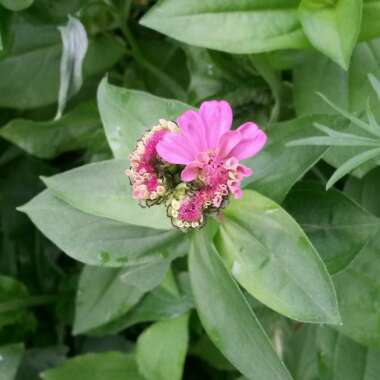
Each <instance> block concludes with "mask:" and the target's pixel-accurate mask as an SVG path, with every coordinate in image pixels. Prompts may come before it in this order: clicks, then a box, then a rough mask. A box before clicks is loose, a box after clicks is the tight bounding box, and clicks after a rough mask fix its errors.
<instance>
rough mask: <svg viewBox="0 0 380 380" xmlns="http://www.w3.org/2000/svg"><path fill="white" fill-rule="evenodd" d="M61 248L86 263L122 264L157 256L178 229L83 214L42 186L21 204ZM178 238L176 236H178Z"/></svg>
mask: <svg viewBox="0 0 380 380" xmlns="http://www.w3.org/2000/svg"><path fill="white" fill-rule="evenodd" d="M20 211H23V212H25V213H26V214H27V215H28V216H29V217H30V219H31V220H32V221H33V223H34V224H35V225H36V226H37V227H38V228H39V229H40V230H41V232H42V233H43V234H45V235H46V237H47V238H49V239H50V240H51V241H53V242H54V244H56V245H57V246H58V247H59V248H60V249H62V251H64V252H65V253H66V254H67V255H69V256H71V257H73V258H74V259H76V260H78V261H80V262H82V263H85V264H89V265H96V266H99V265H102V266H109V267H121V266H126V265H136V264H141V263H145V262H149V261H152V260H156V259H157V257H156V255H157V254H158V252H160V250H161V248H162V247H167V246H168V245H169V244H170V243H174V242H176V241H177V242H183V243H185V241H184V240H183V236H181V235H180V233H179V232H177V231H175V230H172V231H163V230H158V229H150V228H144V227H137V226H133V225H128V224H125V223H119V222H115V221H112V220H110V219H106V218H99V217H96V216H92V215H89V214H85V213H83V212H81V211H79V210H76V209H75V208H72V207H71V206H69V205H68V204H67V203H65V202H63V201H61V200H60V199H58V198H56V197H55V196H54V195H53V194H52V192H51V191H49V190H45V191H44V192H42V193H41V194H39V195H38V196H37V197H35V198H34V199H32V200H31V201H30V202H29V203H27V204H26V205H24V206H23V207H21V208H20ZM177 239H178V240H177Z"/></svg>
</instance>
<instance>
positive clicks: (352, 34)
mask: <svg viewBox="0 0 380 380" xmlns="http://www.w3.org/2000/svg"><path fill="white" fill-rule="evenodd" d="M362 7H363V3H362V0H344V1H339V0H338V1H334V0H333V1H330V0H325V1H316V0H302V1H301V4H300V7H299V17H300V21H301V23H302V26H303V30H304V32H305V34H306V36H307V37H308V39H309V40H310V42H311V44H312V45H313V46H314V47H315V48H316V49H317V50H319V51H321V52H322V53H323V54H325V55H327V56H328V57H330V58H331V59H332V60H333V61H335V62H336V63H338V64H339V65H340V66H342V67H343V68H344V69H345V70H347V69H348V67H349V63H350V59H351V54H352V51H353V49H354V47H355V45H356V42H357V39H358V36H359V32H360V27H361V20H362Z"/></svg>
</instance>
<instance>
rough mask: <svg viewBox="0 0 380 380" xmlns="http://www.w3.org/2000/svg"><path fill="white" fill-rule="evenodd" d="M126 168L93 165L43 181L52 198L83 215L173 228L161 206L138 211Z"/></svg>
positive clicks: (120, 163) (123, 162)
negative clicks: (62, 201)
mask: <svg viewBox="0 0 380 380" xmlns="http://www.w3.org/2000/svg"><path fill="white" fill-rule="evenodd" d="M129 166H130V162H129V160H128V159H119V160H109V161H103V162H96V163H92V164H88V165H84V166H81V167H78V168H75V169H73V170H69V171H67V172H65V173H62V174H57V175H55V176H53V177H49V178H45V177H44V178H43V181H44V183H45V184H46V186H47V187H48V188H49V189H50V190H52V191H53V192H54V194H55V195H56V196H58V197H59V198H61V199H63V200H64V201H65V202H67V203H69V204H70V205H71V206H73V207H75V208H77V209H78V210H80V211H83V212H85V213H89V214H92V215H96V216H100V217H103V218H109V219H112V220H116V221H118V222H122V223H128V224H133V225H137V226H143V227H151V228H156V229H161V230H165V229H166V230H169V229H173V227H172V225H171V224H170V219H169V218H168V217H167V216H166V210H165V208H164V207H163V206H155V207H152V208H142V207H141V206H139V204H138V202H137V201H136V200H135V199H133V198H132V191H131V185H130V183H129V179H128V177H127V176H126V175H125V173H124V172H125V170H126V169H128V168H129Z"/></svg>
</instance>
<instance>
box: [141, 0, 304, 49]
mask: <svg viewBox="0 0 380 380" xmlns="http://www.w3.org/2000/svg"><path fill="white" fill-rule="evenodd" d="M298 3H299V0H266V1H262V0H251V1H249V2H247V1H245V0H235V1H233V2H231V1H228V0H211V1H207V2H205V1H203V0H193V1H186V2H183V1H176V0H161V1H160V2H159V3H158V4H157V5H156V6H154V7H153V8H152V9H151V10H150V11H149V12H148V13H147V14H146V15H145V16H144V17H143V18H142V20H141V21H140V23H141V24H142V25H144V26H146V27H149V28H151V29H154V30H157V31H158V32H161V33H164V34H166V35H168V36H170V37H172V38H175V39H177V40H180V41H182V42H185V43H187V44H190V45H195V46H200V47H206V48H210V49H215V50H221V51H226V52H229V53H240V54H246V53H260V52H264V51H271V50H277V49H291V48H293V49H294V48H304V47H305V46H307V45H308V44H307V41H306V38H305V36H304V34H303V32H302V28H301V25H300V23H299V20H298V17H297V6H298ZM162 20H166V21H165V22H162ZM184 25H186V27H184ZM220 25H223V28H221V27H220Z"/></svg>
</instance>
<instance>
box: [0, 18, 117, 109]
mask: <svg viewBox="0 0 380 380" xmlns="http://www.w3.org/2000/svg"><path fill="white" fill-rule="evenodd" d="M10 33H11V35H12V36H13V39H12V44H11V47H10V51H9V53H8V54H7V55H5V56H3V57H1V58H0V106H1V107H9V108H16V109H30V108H37V107H41V106H44V105H48V104H52V103H55V102H56V101H57V99H58V91H59V65H60V57H61V49H62V47H61V45H62V43H61V41H60V37H59V32H58V30H57V29H56V27H55V26H54V25H50V24H38V23H36V22H31V21H30V20H29V19H28V18H26V16H22V14H19V15H16V16H14V17H13V23H12V25H11V31H10ZM123 54H124V50H123V47H122V45H120V43H119V41H118V40H117V39H115V37H113V36H109V35H99V36H96V37H94V38H92V39H90V41H89V48H88V52H87V55H86V59H85V61H84V66H83V75H84V78H85V79H86V78H89V77H91V76H93V75H95V74H98V73H101V72H103V71H104V70H107V69H108V68H109V67H111V66H112V65H114V64H115V63H116V62H117V61H118V60H119V59H120V58H121V57H122V55H123Z"/></svg>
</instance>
